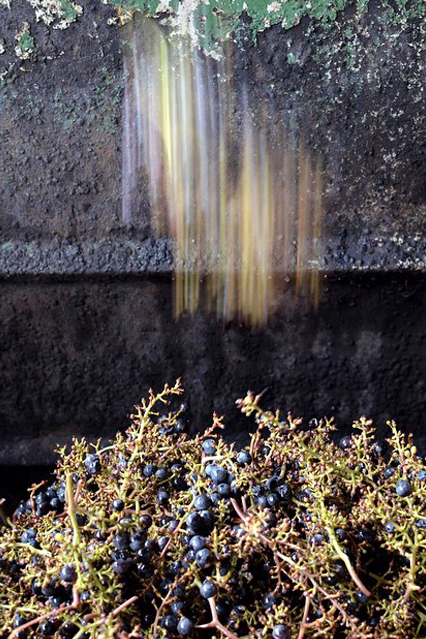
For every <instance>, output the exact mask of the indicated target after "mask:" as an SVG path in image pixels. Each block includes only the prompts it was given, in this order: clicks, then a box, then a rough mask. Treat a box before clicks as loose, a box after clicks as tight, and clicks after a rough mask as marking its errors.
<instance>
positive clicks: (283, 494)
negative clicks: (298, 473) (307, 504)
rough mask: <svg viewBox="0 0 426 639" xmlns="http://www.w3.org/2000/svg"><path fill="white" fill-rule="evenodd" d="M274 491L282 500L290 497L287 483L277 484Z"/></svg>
mask: <svg viewBox="0 0 426 639" xmlns="http://www.w3.org/2000/svg"><path fill="white" fill-rule="evenodd" d="M276 492H277V493H278V495H279V496H280V499H282V501H290V499H291V497H292V492H291V488H290V485H289V484H282V485H281V486H278V488H277V491H276Z"/></svg>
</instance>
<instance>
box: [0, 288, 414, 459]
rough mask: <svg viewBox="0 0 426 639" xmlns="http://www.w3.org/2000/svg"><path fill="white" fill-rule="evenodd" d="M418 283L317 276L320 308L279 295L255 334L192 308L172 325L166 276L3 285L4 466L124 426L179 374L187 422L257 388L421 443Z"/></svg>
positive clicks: (268, 396)
mask: <svg viewBox="0 0 426 639" xmlns="http://www.w3.org/2000/svg"><path fill="white" fill-rule="evenodd" d="M425 293H426V283H425V280H424V278H419V277H417V278H414V277H411V278H408V277H407V276H399V277H398V276H392V277H388V276H375V277H371V276H357V277H354V276H352V278H344V279H343V280H340V281H339V280H336V279H334V280H330V281H329V283H327V281H325V282H324V289H323V293H322V298H321V304H320V308H319V311H318V313H312V312H311V311H310V310H309V308H308V307H307V306H304V305H303V304H299V305H297V306H296V307H295V306H294V304H293V303H292V294H291V291H290V290H289V291H288V293H287V295H285V296H284V297H283V298H282V299H281V300H280V301H279V302H280V312H279V313H278V314H277V316H276V318H275V321H274V322H273V323H272V324H271V326H270V327H268V329H267V330H265V331H253V330H251V329H249V328H248V327H244V326H238V325H232V324H230V325H227V326H225V325H223V324H222V323H221V322H218V321H217V320H216V318H215V317H205V316H203V315H201V314H198V315H196V316H195V317H192V318H191V317H184V318H182V319H181V320H180V321H178V322H173V321H171V319H170V317H171V314H172V308H171V299H170V281H169V280H168V279H167V278H166V279H159V278H158V277H157V278H141V279H135V280H133V281H132V280H127V281H121V282H120V281H117V280H112V281H102V280H97V281H92V282H87V280H84V279H83V280H80V281H76V280H75V279H74V280H72V281H69V282H62V283H60V282H44V283H42V282H37V283H31V282H22V283H18V282H8V283H4V284H3V285H2V288H1V296H2V312H1V314H0V331H1V335H2V349H1V353H0V371H1V387H0V423H1V426H2V446H1V447H0V464H1V463H20V462H25V463H30V464H34V463H37V462H38V463H44V462H48V461H51V460H52V450H53V448H54V446H55V444H56V443H57V442H58V441H61V442H63V441H67V440H69V438H70V436H71V434H75V435H79V436H82V435H86V436H88V437H98V436H102V435H103V436H110V435H111V434H113V433H114V432H115V430H116V429H117V428H119V427H121V428H123V427H126V426H127V424H128V414H129V413H130V412H131V409H132V404H134V403H137V402H139V401H140V399H141V397H142V396H144V395H145V394H146V392H147V390H148V388H149V387H150V386H152V387H153V388H154V389H160V388H161V387H162V385H163V383H164V382H165V381H169V382H172V381H174V380H175V379H176V378H177V377H178V376H181V377H182V379H183V383H184V386H185V388H186V389H187V391H188V399H189V417H190V423H191V424H192V426H193V427H196V428H197V427H198V428H204V427H206V426H208V425H210V423H211V416H212V412H213V410H216V411H217V412H219V413H221V414H222V413H225V414H226V415H227V416H228V419H227V424H228V425H229V431H228V432H229V435H230V436H235V435H237V437H238V432H240V435H239V436H240V437H241V433H244V432H245V431H246V428H247V426H246V420H245V419H244V418H242V417H240V416H239V415H238V413H237V410H236V408H235V401H236V399H238V398H239V397H241V396H244V394H245V393H246V391H247V390H248V389H252V390H254V391H256V392H261V391H262V390H265V395H264V405H265V406H267V407H269V408H275V407H277V406H279V407H281V408H282V409H283V410H284V412H285V411H287V410H290V411H291V412H292V413H293V414H294V415H303V416H304V417H305V418H307V419H310V418H312V417H314V416H317V417H321V416H322V415H325V414H327V415H329V416H330V415H335V416H336V419H337V422H338V424H339V426H340V427H341V428H348V426H349V425H350V424H351V423H352V420H353V419H355V418H356V417H359V416H360V415H361V414H366V415H368V416H371V417H374V418H375V419H376V420H377V424H378V425H379V426H380V427H381V429H382V430H383V429H384V427H385V422H386V420H387V419H389V418H394V419H396V420H398V423H399V425H400V426H401V428H403V429H405V430H408V429H410V430H413V431H414V432H415V433H416V435H417V436H418V437H420V438H423V444H424V443H425V441H424V414H425V409H426V405H425V396H426V375H425V367H424V353H425V349H426V335H425V330H424V327H425V324H426V301H425Z"/></svg>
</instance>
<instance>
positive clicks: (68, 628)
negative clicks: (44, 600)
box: [59, 621, 80, 639]
mask: <svg viewBox="0 0 426 639" xmlns="http://www.w3.org/2000/svg"><path fill="white" fill-rule="evenodd" d="M79 630H80V629H79V627H78V626H77V625H76V624H75V623H73V622H72V621H66V622H65V623H64V624H63V626H62V627H61V629H60V630H59V634H60V635H61V637H62V639H72V638H73V637H74V635H76V634H77V632H78V631H79Z"/></svg>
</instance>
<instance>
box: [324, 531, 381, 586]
mask: <svg viewBox="0 0 426 639" xmlns="http://www.w3.org/2000/svg"><path fill="white" fill-rule="evenodd" d="M326 530H327V533H328V536H329V537H330V541H331V543H332V546H333V548H334V550H335V551H336V553H337V554H338V555H339V557H340V559H341V560H342V561H343V563H344V564H345V566H346V569H347V571H348V573H349V574H350V576H351V577H352V580H353V581H354V582H355V584H356V585H357V586H358V588H359V589H360V590H361V592H362V593H364V595H365V596H366V597H369V596H370V595H371V592H370V591H369V590H368V588H366V587H365V586H364V584H363V583H362V581H361V579H360V578H359V577H358V575H357V574H356V572H355V568H354V567H353V566H352V564H351V560H350V559H349V557H348V556H347V554H346V553H344V552H343V550H342V549H341V548H340V546H339V543H338V541H337V539H336V536H335V534H334V530H333V529H332V528H330V527H327V528H326Z"/></svg>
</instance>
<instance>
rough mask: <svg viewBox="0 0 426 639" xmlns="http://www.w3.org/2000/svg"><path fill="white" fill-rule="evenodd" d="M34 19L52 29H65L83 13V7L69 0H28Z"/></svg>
mask: <svg viewBox="0 0 426 639" xmlns="http://www.w3.org/2000/svg"><path fill="white" fill-rule="evenodd" d="M28 2H29V4H30V5H31V6H32V7H33V9H34V12H35V16H36V20H37V22H39V21H40V20H42V21H43V22H44V24H46V25H47V26H52V27H53V29H67V28H68V27H69V26H70V24H72V23H73V22H75V21H76V20H77V18H78V17H79V16H81V14H82V13H83V7H82V6H81V5H79V4H76V3H74V2H71V1H70V0H28Z"/></svg>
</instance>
